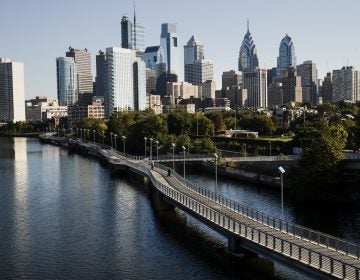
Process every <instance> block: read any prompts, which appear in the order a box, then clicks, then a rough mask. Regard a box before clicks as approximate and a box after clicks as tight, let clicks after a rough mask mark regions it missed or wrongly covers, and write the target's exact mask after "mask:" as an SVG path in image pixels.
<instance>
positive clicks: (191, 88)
mask: <svg viewBox="0 0 360 280" xmlns="http://www.w3.org/2000/svg"><path fill="white" fill-rule="evenodd" d="M167 95H169V96H171V97H173V98H175V99H176V98H182V99H189V98H190V97H194V98H198V97H201V95H202V94H201V86H196V85H192V84H190V83H186V82H180V83H174V82H172V83H167Z"/></svg>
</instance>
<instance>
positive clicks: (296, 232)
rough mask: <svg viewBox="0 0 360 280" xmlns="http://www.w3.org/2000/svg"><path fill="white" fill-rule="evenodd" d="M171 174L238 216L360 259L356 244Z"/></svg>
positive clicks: (173, 172) (189, 187)
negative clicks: (247, 204)
mask: <svg viewBox="0 0 360 280" xmlns="http://www.w3.org/2000/svg"><path fill="white" fill-rule="evenodd" d="M155 166H156V167H157V168H160V169H162V170H164V171H167V170H168V169H169V167H167V166H164V165H161V164H155ZM171 174H172V175H173V176H174V177H175V178H176V179H177V180H178V181H179V182H181V183H182V184H183V185H184V186H186V187H187V188H188V189H191V190H192V191H194V192H196V193H198V194H200V195H202V196H204V197H206V198H208V199H210V200H212V201H215V202H217V203H219V204H221V205H222V206H224V207H226V208H229V209H231V210H233V211H235V212H237V213H239V214H242V215H243V216H245V217H247V218H250V219H252V220H254V221H257V222H259V223H261V224H263V225H266V226H269V227H271V228H274V229H276V230H279V231H281V232H285V233H287V234H290V235H292V236H295V237H297V238H299V239H302V240H306V241H309V242H311V243H314V244H317V245H320V246H323V247H325V248H328V249H332V250H334V251H337V252H340V253H342V254H344V255H348V256H351V257H354V258H357V259H360V246H359V245H357V244H354V243H351V242H348V241H346V240H343V239H340V238H337V237H334V236H331V235H328V234H325V233H322V232H319V231H316V230H312V229H309V228H306V227H304V226H300V225H297V224H295V223H292V222H287V221H284V220H282V219H278V218H274V217H272V216H270V215H267V214H265V213H262V212H260V211H257V210H254V209H252V208H250V207H247V206H244V205H242V204H240V203H239V202H236V201H234V200H231V199H229V198H227V197H225V196H222V195H220V194H216V193H214V192H213V191H210V190H207V189H204V188H202V187H199V186H197V185H195V184H193V183H191V182H190V181H188V180H186V179H184V178H183V177H181V176H180V175H179V174H178V173H176V172H175V171H174V170H172V172H171Z"/></svg>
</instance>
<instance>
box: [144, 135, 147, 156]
mask: <svg viewBox="0 0 360 280" xmlns="http://www.w3.org/2000/svg"><path fill="white" fill-rule="evenodd" d="M146 141H147V138H146V137H144V142H145V149H144V152H145V156H144V159H145V158H146Z"/></svg>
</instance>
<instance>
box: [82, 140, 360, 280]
mask: <svg viewBox="0 0 360 280" xmlns="http://www.w3.org/2000/svg"><path fill="white" fill-rule="evenodd" d="M76 144H77V145H78V146H79V147H82V148H83V149H87V150H90V151H91V153H93V154H96V155H97V156H98V157H101V158H102V160H105V161H107V162H108V163H109V164H110V165H112V166H113V167H116V166H121V167H125V168H127V169H129V170H131V171H133V172H136V173H138V174H142V175H143V176H146V177H148V178H149V179H150V181H151V183H152V185H153V186H154V187H155V188H156V190H157V191H158V192H159V193H160V194H161V196H162V197H163V198H164V199H165V200H166V201H167V202H169V203H171V204H173V205H174V206H176V207H178V208H180V209H182V210H184V211H186V212H187V213H189V214H190V215H193V216H194V217H196V218H198V219H199V220H201V221H202V222H204V223H206V224H207V225H209V226H210V227H212V228H214V229H215V230H217V231H219V232H220V233H221V234H223V235H225V236H227V237H228V238H229V240H232V242H235V243H236V242H239V243H240V244H243V245H244V246H246V247H247V248H250V250H254V251H255V252H263V253H264V254H270V255H273V256H274V257H279V258H280V259H283V260H285V261H288V263H289V264H291V265H295V266H297V267H299V266H300V267H302V268H304V269H307V270H311V271H312V272H314V273H318V274H319V275H321V276H322V277H326V276H328V277H329V278H338V279H352V280H360V247H359V246H358V245H357V244H353V243H350V242H347V241H345V240H342V239H339V238H336V237H333V236H330V235H327V234H324V233H321V232H317V231H314V230H311V229H308V228H305V227H302V226H300V225H296V224H294V223H290V222H286V221H283V220H281V219H277V218H274V217H271V216H269V215H266V214H264V213H261V212H258V211H256V210H254V209H251V208H248V207H246V206H244V205H241V204H239V203H237V202H235V201H233V200H230V199H228V198H226V197H223V196H221V195H218V194H215V193H213V192H211V191H209V190H206V189H204V188H201V187H199V186H196V185H194V184H192V183H191V182H189V181H187V180H185V179H184V178H182V177H181V176H180V175H179V174H177V173H175V172H174V171H173V170H172V171H171V175H170V176H168V167H166V166H163V165H160V164H158V163H156V164H155V166H154V168H153V169H152V168H151V166H150V164H149V161H148V160H147V159H145V160H139V159H138V158H137V157H125V156H124V155H123V154H121V153H118V152H117V151H115V150H114V149H111V148H110V147H105V146H104V145H100V144H95V143H89V142H87V143H82V142H80V141H77V143H76Z"/></svg>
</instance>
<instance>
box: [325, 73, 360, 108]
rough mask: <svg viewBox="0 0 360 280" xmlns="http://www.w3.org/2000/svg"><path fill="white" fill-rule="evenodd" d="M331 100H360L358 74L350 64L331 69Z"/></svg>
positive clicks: (359, 79)
mask: <svg viewBox="0 0 360 280" xmlns="http://www.w3.org/2000/svg"><path fill="white" fill-rule="evenodd" d="M332 91H333V99H332V101H333V102H339V101H349V102H356V101H359V100H360V75H359V71H356V70H355V69H354V68H353V67H352V66H350V67H343V68H341V69H340V70H334V71H333V78H332Z"/></svg>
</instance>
